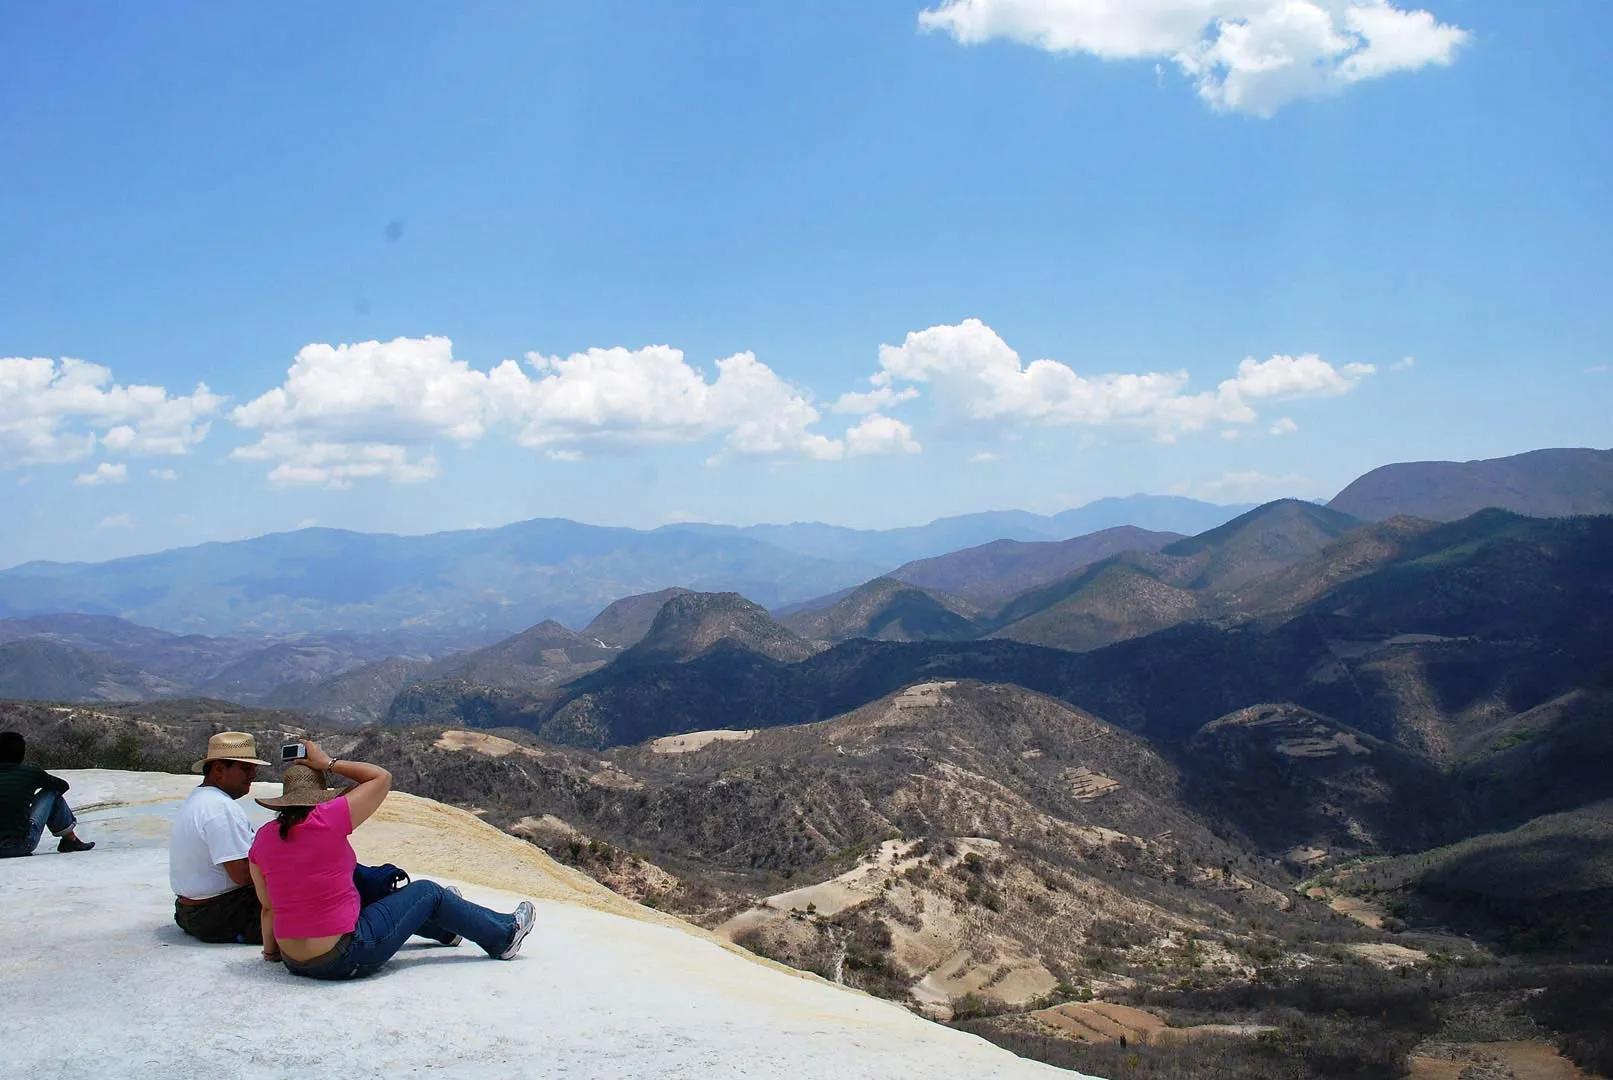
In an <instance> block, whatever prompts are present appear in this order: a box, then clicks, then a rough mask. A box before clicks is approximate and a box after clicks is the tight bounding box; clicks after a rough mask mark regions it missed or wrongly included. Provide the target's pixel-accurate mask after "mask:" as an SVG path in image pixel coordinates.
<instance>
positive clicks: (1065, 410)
mask: <svg viewBox="0 0 1613 1080" xmlns="http://www.w3.org/2000/svg"><path fill="white" fill-rule="evenodd" d="M879 363H880V368H881V370H880V372H879V374H878V375H876V376H875V382H876V384H877V385H882V386H894V385H895V384H897V383H919V384H925V385H928V386H929V387H930V388H931V390H932V392H933V395H934V398H935V402H936V405H937V407H938V409H939V410H940V413H941V416H942V419H943V421H946V422H950V423H952V424H957V425H968V426H971V427H975V428H995V429H998V430H1002V429H1005V428H1007V427H1009V426H1012V425H1015V424H1021V423H1025V422H1033V423H1041V424H1050V425H1051V424H1074V425H1082V426H1089V427H1102V426H1134V427H1143V428H1148V429H1152V431H1153V432H1154V434H1155V435H1156V437H1158V438H1160V439H1161V440H1164V441H1166V442H1169V441H1172V440H1174V439H1175V437H1176V436H1177V435H1179V434H1182V433H1185V432H1192V431H1200V430H1203V429H1204V428H1206V427H1208V426H1210V425H1211V424H1228V425H1238V424H1251V423H1254V422H1255V421H1256V420H1257V419H1259V415H1258V413H1257V412H1256V411H1255V408H1254V406H1255V405H1258V404H1264V403H1268V402H1269V403H1276V402H1283V401H1293V400H1297V399H1300V398H1317V397H1333V396H1337V395H1339V394H1344V393H1348V392H1349V391H1350V390H1352V389H1354V388H1355V387H1356V386H1357V385H1358V384H1359V383H1360V382H1361V380H1362V379H1364V378H1366V377H1367V376H1368V375H1371V374H1372V373H1373V372H1374V370H1375V369H1374V368H1373V367H1372V365H1370V364H1346V365H1344V366H1343V367H1334V366H1333V365H1332V364H1330V363H1328V362H1327V361H1325V360H1323V359H1322V358H1321V357H1319V356H1316V355H1315V354H1306V355H1302V356H1285V355H1278V356H1273V357H1271V358H1270V359H1268V360H1255V359H1253V358H1249V359H1246V360H1244V361H1243V362H1242V363H1241V364H1239V365H1238V371H1237V374H1236V375H1235V376H1234V377H1233V378H1230V379H1226V380H1223V381H1222V382H1221V383H1220V384H1218V385H1217V387H1216V388H1215V389H1214V390H1213V391H1203V392H1201V393H1197V394H1189V393H1188V392H1187V386H1188V382H1189V377H1188V373H1187V372H1186V371H1174V372H1148V373H1145V374H1113V373H1111V374H1101V375H1092V376H1084V375H1080V374H1078V373H1077V372H1076V371H1075V370H1074V369H1072V368H1070V367H1068V366H1067V365H1065V364H1062V363H1060V362H1058V361H1056V360H1033V361H1032V362H1031V363H1029V364H1025V363H1023V362H1022V361H1021V360H1020V357H1019V354H1018V353H1016V352H1015V351H1014V350H1013V349H1011V348H1009V347H1008V344H1007V343H1006V342H1005V341H1003V339H1002V338H1001V337H999V336H998V335H997V333H996V332H995V331H994V330H992V329H991V327H989V326H987V325H986V324H985V323H983V322H981V321H980V320H979V319H965V320H964V321H963V322H961V323H959V324H957V325H956V326H932V327H930V328H929V329H927V330H917V331H914V332H912V333H910V334H908V335H907V338H906V340H905V341H904V342H903V343H902V344H901V345H882V346H880V350H879Z"/></svg>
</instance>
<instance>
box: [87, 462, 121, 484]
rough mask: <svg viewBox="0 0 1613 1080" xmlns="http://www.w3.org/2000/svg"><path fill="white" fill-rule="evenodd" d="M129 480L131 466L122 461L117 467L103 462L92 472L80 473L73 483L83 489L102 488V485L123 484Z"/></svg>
mask: <svg viewBox="0 0 1613 1080" xmlns="http://www.w3.org/2000/svg"><path fill="white" fill-rule="evenodd" d="M127 479H129V466H127V465H125V464H123V463H122V462H121V461H120V462H118V463H117V464H116V465H114V464H112V463H111V462H109V461H103V462H101V464H99V465H97V466H96V467H95V469H94V470H93V471H92V472H87V473H79V474H78V475H77V476H75V477H74V478H73V483H75V484H78V485H79V486H81V487H100V486H101V485H102V484H121V483H123V482H124V481H125V480H127Z"/></svg>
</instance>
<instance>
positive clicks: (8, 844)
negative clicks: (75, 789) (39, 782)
mask: <svg viewBox="0 0 1613 1080" xmlns="http://www.w3.org/2000/svg"><path fill="white" fill-rule="evenodd" d="M77 824H78V819H77V818H75V817H74V816H73V811H72V808H71V807H69V806H68V805H67V800H66V799H64V798H62V796H61V795H60V794H59V793H58V792H55V791H41V792H40V793H39V794H38V795H36V796H34V802H33V805H32V806H30V807H29V808H28V835H27V836H24V837H20V838H16V839H12V840H6V841H3V842H0V844H3V846H4V848H5V850H4V851H0V856H15V855H32V854H33V852H34V848H36V847H38V846H39V838H40V837H41V836H44V835H45V830H46V829H49V830H50V834H51V835H52V836H61V835H62V834H64V833H66V832H68V831H69V830H71V829H72V828H73V827H74V826H75V825H77Z"/></svg>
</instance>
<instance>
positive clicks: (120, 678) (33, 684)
mask: <svg viewBox="0 0 1613 1080" xmlns="http://www.w3.org/2000/svg"><path fill="white" fill-rule="evenodd" d="M183 690H184V687H183V686H182V685H181V684H179V683H175V682H172V681H171V680H168V679H164V678H162V677H160V676H156V675H152V674H150V673H149V672H145V671H141V670H140V669H139V668H137V667H135V666H134V665H133V664H126V663H124V662H122V661H120V660H115V659H113V658H112V657H109V656H106V655H104V654H101V653H91V652H85V651H84V650H83V649H75V648H73V647H72V646H70V645H60V644H57V643H55V642H52V641H41V640H37V639H35V640H26V641H13V642H8V643H7V644H4V645H0V697H8V698H27V699H34V700H44V701H145V700H149V699H152V698H161V697H173V696H175V695H176V694H178V693H182V692H183Z"/></svg>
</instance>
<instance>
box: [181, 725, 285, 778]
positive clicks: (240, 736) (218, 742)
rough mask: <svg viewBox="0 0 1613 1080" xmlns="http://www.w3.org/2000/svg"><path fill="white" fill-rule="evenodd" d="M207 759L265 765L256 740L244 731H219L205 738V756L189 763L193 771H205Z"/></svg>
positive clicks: (265, 762)
mask: <svg viewBox="0 0 1613 1080" xmlns="http://www.w3.org/2000/svg"><path fill="white" fill-rule="evenodd" d="M209 761H240V762H244V763H245V764H248V765H267V764H269V763H268V762H267V761H264V760H263V759H262V758H260V757H258V741H257V740H256V739H254V738H253V737H252V736H251V735H249V734H247V733H246V732H244V731H221V732H219V733H218V734H217V735H214V736H213V737H212V738H211V739H208V740H207V756H206V757H204V758H202V760H200V761H197V762H194V763H192V764H191V767H190V771H191V772H193V773H199V772H206V771H207V763H208V762H209Z"/></svg>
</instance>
